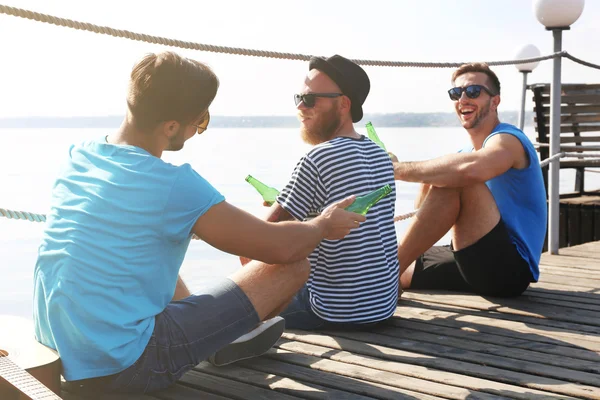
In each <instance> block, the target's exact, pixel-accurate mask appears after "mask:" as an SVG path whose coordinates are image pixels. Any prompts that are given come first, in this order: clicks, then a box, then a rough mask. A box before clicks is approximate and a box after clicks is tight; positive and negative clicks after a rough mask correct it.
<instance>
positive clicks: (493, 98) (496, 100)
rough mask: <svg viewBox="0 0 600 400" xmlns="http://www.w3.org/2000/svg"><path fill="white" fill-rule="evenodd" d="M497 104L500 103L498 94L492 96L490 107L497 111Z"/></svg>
mask: <svg viewBox="0 0 600 400" xmlns="http://www.w3.org/2000/svg"><path fill="white" fill-rule="evenodd" d="M499 105H500V95H498V96H494V97H492V109H493V110H494V111H498V106H499Z"/></svg>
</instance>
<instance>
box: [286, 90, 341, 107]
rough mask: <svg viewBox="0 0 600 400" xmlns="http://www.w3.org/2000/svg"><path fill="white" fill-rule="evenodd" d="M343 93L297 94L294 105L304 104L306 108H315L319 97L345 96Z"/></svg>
mask: <svg viewBox="0 0 600 400" xmlns="http://www.w3.org/2000/svg"><path fill="white" fill-rule="evenodd" d="M343 95H344V94H343V93H306V94H295V95H294V103H296V105H298V104H300V103H304V107H306V108H313V107H314V106H315V102H316V101H317V97H328V98H334V97H340V96H343Z"/></svg>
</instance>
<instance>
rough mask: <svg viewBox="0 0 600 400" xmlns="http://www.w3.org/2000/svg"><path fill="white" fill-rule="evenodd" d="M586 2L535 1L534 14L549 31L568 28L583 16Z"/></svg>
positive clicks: (580, 0)
mask: <svg viewBox="0 0 600 400" xmlns="http://www.w3.org/2000/svg"><path fill="white" fill-rule="evenodd" d="M584 4H585V0H534V1H533V12H534V13H535V16H536V18H537V19H538V21H540V23H541V24H542V25H544V26H545V27H546V28H547V29H548V30H551V29H556V28H563V29H564V28H568V27H569V26H571V25H573V23H574V22H575V21H577V19H578V18H579V17H580V16H581V13H582V12H583V6H584Z"/></svg>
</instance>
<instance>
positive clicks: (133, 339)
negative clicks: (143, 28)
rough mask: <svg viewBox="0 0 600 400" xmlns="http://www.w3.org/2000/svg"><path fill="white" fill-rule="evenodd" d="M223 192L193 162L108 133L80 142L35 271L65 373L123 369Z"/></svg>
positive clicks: (39, 316)
mask: <svg viewBox="0 0 600 400" xmlns="http://www.w3.org/2000/svg"><path fill="white" fill-rule="evenodd" d="M223 200H224V197H223V196H222V195H221V194H220V193H219V192H218V191H217V190H216V189H215V188H214V187H212V186H211V185H210V184H209V183H208V182H207V181H206V180H205V179H204V178H202V177H201V176H200V175H198V174H197V173H196V172H195V171H194V170H193V169H192V168H191V167H190V165H189V164H184V165H181V166H174V165H171V164H169V163H166V162H164V161H162V160H161V159H160V158H157V157H155V156H153V155H151V154H150V153H148V152H147V151H145V150H143V149H141V148H139V147H134V146H121V145H112V144H108V143H106V141H105V139H104V138H103V139H102V140H97V141H89V142H86V143H83V144H81V145H76V146H72V147H71V148H70V151H69V160H68V163H67V165H66V167H65V168H64V170H63V171H62V172H61V174H60V175H59V177H58V179H57V180H56V183H55V184H54V187H53V190H52V200H51V210H50V212H49V213H48V216H47V221H46V227H45V231H44V236H43V240H42V244H41V245H40V247H39V251H38V259H37V263H36V265H35V273H34V323H35V333H36V337H37V339H38V340H39V341H40V342H41V343H43V344H45V345H47V346H49V347H51V348H54V349H56V350H58V352H59V354H60V357H61V359H62V364H63V368H64V371H63V374H64V376H65V379H67V380H78V379H84V378H92V377H98V376H105V375H110V374H115V373H118V372H120V371H122V370H124V369H126V368H127V367H129V366H131V365H132V364H133V363H134V362H135V361H136V360H137V359H138V358H139V357H140V355H141V354H142V352H143V351H144V348H145V347H146V345H147V344H148V341H149V340H150V336H151V334H152V331H153V329H154V316H155V315H157V314H159V313H160V312H161V311H163V310H164V308H165V307H166V306H167V304H169V302H170V301H171V299H172V297H173V294H174V292H175V286H176V283H177V276H178V273H179V268H180V267H181V264H182V262H183V259H184V256H185V253H186V251H187V248H188V246H189V243H190V239H191V229H192V227H193V225H194V223H195V222H196V220H197V219H198V217H200V216H201V215H202V214H204V213H205V212H206V211H207V210H208V209H209V208H210V207H212V206H213V205H215V204H217V203H219V202H221V201H223Z"/></svg>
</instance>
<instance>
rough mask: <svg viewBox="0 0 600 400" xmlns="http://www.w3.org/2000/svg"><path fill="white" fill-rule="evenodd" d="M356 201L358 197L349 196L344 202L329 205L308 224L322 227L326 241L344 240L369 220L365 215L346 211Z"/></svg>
mask: <svg viewBox="0 0 600 400" xmlns="http://www.w3.org/2000/svg"><path fill="white" fill-rule="evenodd" d="M355 199H356V196H349V197H346V198H345V199H344V200H342V201H338V202H336V203H333V204H331V205H329V206H328V207H327V208H326V209H324V210H323V212H322V213H321V215H319V216H318V217H316V218H314V219H313V220H311V221H310V222H308V223H313V224H317V225H321V226H322V227H323V228H324V229H325V234H324V235H323V236H324V238H325V239H329V240H339V239H343V238H344V237H345V236H346V235H348V234H349V233H350V231H352V229H356V228H358V227H359V226H360V223H361V222H365V221H366V220H367V218H366V217H365V216H364V215H360V214H357V213H354V212H351V211H346V210H344V209H345V208H346V207H348V206H349V205H350V204H352V203H354V200H355Z"/></svg>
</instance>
